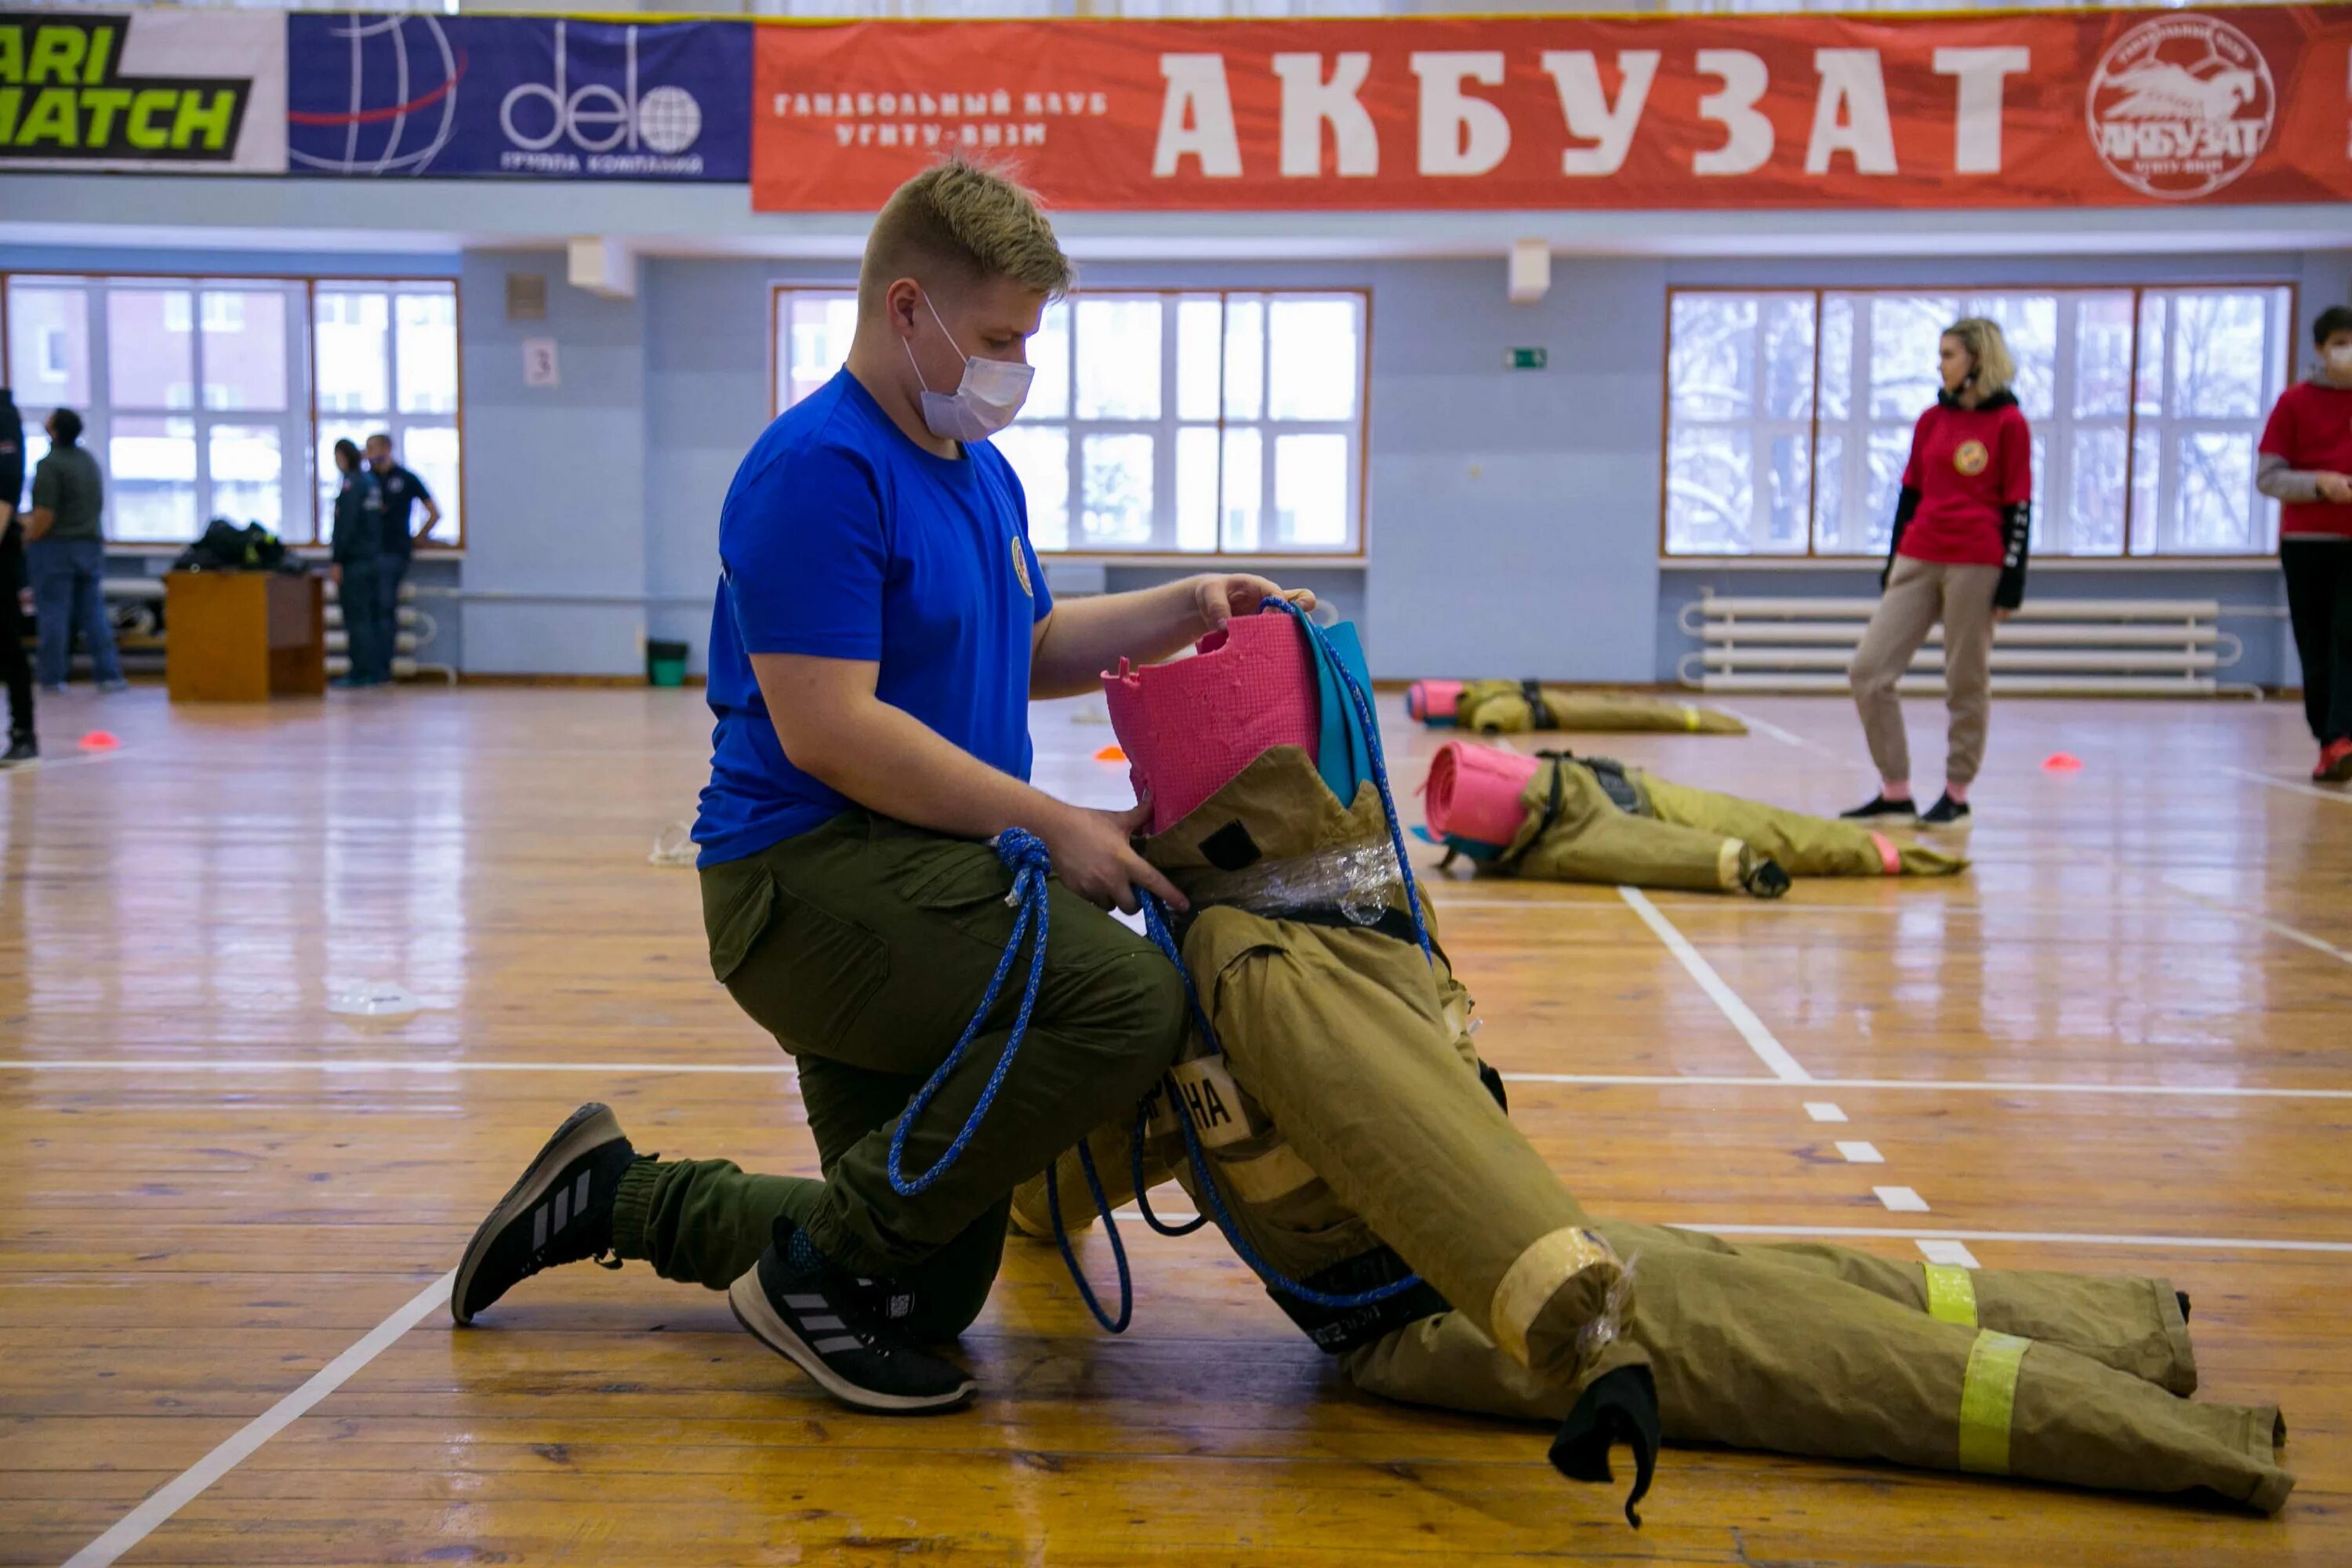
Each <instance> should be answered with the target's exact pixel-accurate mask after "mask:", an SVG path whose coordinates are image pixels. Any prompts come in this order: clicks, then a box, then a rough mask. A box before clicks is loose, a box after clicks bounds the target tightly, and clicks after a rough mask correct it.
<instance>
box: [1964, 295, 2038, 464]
mask: <svg viewBox="0 0 2352 1568" xmlns="http://www.w3.org/2000/svg"><path fill="white" fill-rule="evenodd" d="M1968 309H1969V314H1970V315H1972V316H1982V317H1984V318H1986V319H1987V320H1988V321H1992V322H1994V323H1995V324H1996V325H1998V326H1999V327H2000V335H2001V337H2002V338H2003V340H2005V341H2006V342H2008V344H2009V357H2010V358H2011V359H2012V360H2014V361H2016V362H2017V379H2016V380H2015V381H2014V382H2013V383H2012V384H2011V387H2010V390H2011V392H2012V393H2014V394H2015V395H2016V396H2017V405H2018V407H2019V408H2020V409H2021V411H2022V412H2023V413H2024V415H2025V416H2026V418H2027V419H2029V420H2033V419H2047V418H2049V417H2050V411H2051V409H2052V408H2053V406H2055V405H2053V403H2052V402H2051V395H2050V394H2051V388H2052V387H2053V386H2054V385H2055V384H2057V379H2058V300H2057V297H2056V296H2054V295H2050V294H1987V295H1979V296H1978V297H1977V298H1976V299H1973V300H1969V304H1968ZM2034 471H2035V472H2036V473H2039V472H2041V468H2040V467H2039V466H2038V465H2037V466H2036V468H2035V469H2034Z"/></svg>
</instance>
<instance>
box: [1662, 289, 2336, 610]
mask: <svg viewBox="0 0 2352 1568" xmlns="http://www.w3.org/2000/svg"><path fill="white" fill-rule="evenodd" d="M2233 290H2241V291H2246V292H2261V293H2272V292H2275V291H2279V290H2284V296H2285V298H2284V308H2283V310H2282V311H2281V316H2280V321H2281V327H2282V331H2281V336H2280V339H2279V352H2280V353H2281V355H2282V358H2283V362H2284V363H2282V365H2280V366H2279V367H2278V368H2279V370H2280V382H2279V387H2278V389H2277V390H2278V392H2284V389H2285V388H2286V387H2287V386H2289V385H2292V384H2294V364H2295V331H2296V327H2297V324H2298V323H2299V322H2300V321H2301V320H2302V316H2301V310H2302V300H2301V295H2300V290H2299V286H2298V285H2297V283H2296V282H2295V281H2294V279H2278V278H2267V279H2244V278H2236V279H2211V278H2199V279H2165V280H2161V281H2146V280H2136V281H2122V280H2119V281H2115V282H2066V283H2032V282H2016V281H2000V282H1969V283H1933V282H1925V283H1916V284H1878V283H1872V284H1836V283H1823V284H1819V285H1813V286H1805V285H1798V284H1776V283H1688V284H1685V283H1676V284H1670V285H1668V286H1667V289H1666V300H1665V310H1664V329H1663V346H1662V353H1661V354H1660V360H1659V363H1660V364H1661V366H1662V367H1663V371H1664V374H1662V376H1661V382H1662V384H1661V386H1660V389H1659V398H1658V413H1659V428H1658V533H1657V552H1658V556H1657V558H1658V563H1659V564H1660V565H1661V566H1663V567H1667V568H1671V569H1676V570H1689V569H1694V568H1709V567H1713V568H1728V569H1730V570H1734V571H1753V570H1759V569H1763V568H1768V567H1771V566H1776V565H1787V566H1809V565H1824V566H1831V567H1839V566H1859V565H1864V564H1876V563H1879V562H1880V561H1882V560H1883V557H1882V556H1881V555H1879V554H1876V553H1864V552H1851V551H1830V550H1822V549H1821V548H1820V547H1819V540H1820V534H1821V521H1822V520H1821V516H1820V508H1821V475H1822V457H1821V444H1822V426H1823V420H1822V375H1823V374H1824V370H1825V368H1826V366H1825V362H1824V358H1823V356H1824V354H1825V353H1827V345H1826V343H1825V342H1824V337H1825V333H1824V331H1823V321H1824V311H1825V305H1826V301H1827V300H1828V299H1829V298H1830V297H1831V296H1832V295H1836V296H1841V297H1843V298H1847V299H1853V300H1867V299H1870V298H1872V297H1874V296H1893V297H1896V298H1904V299H1916V298H1919V297H1921V296H1928V295H1951V296H1956V297H1958V298H1959V299H1962V300H1966V299H1968V298H1969V297H1971V296H1981V295H1988V294H2036V295H2044V296H2053V297H2055V298H2056V299H2057V300H2058V301H2059V304H2060V308H2061V310H2063V309H2064V308H2065V307H2066V304H2067V302H2068V301H2069V300H2071V299H2074V298H2078V297H2080V296H2084V295H2128V296H2129V297H2130V301H2131V342H2130V346H2129V350H2128V353H2127V355H2126V366H2127V368H2126V396H2125V412H2124V414H2123V415H2122V416H2121V422H2122V428H2123V436H2124V482H2123V506H2124V532H2123V548H2122V550H2121V551H2120V552H2117V553H2115V554H2105V553H2093V552H2074V551H2067V552H2056V551H2054V550H2050V549H2049V548H2048V547H2045V546H2042V545H2039V544H2037V545H2036V547H2035V550H2036V554H2035V560H2036V562H2037V563H2059V562H2063V563H2068V564H2069V565H2077V564H2081V565H2090V566H2113V567H2118V568H2122V569H2125V570H2146V569H2148V568H2150V567H2155V568H2157V569H2171V568H2176V567H2184V566H2186V567H2197V566H2213V567H2231V566H2244V565H2248V564H2250V563H2263V562H2267V561H2275V560H2276V559H2277V558H2278V541H2277V539H2276V537H2275V536H2273V539H2272V542H2271V544H2270V547H2269V548H2268V549H2267V550H2248V551H2231V552H2210V551H2209V552H2173V551H2165V550H2160V549H2158V548H2155V547H2154V545H2153V542H2152V536H2153V535H2154V534H2155V533H2156V532H2158V530H2159V527H2160V525H2161V523H2162V521H2163V520H2164V516H2165V510H2164V509H2165V497H2166V496H2168V494H2169V493H2170V490H2171V484H2170V482H2169V481H2168V480H2167V479H2165V477H2164V473H2163V470H2162V469H2161V468H2159V469H2158V488H2157V496H2156V500H2155V501H2154V503H2153V504H2154V507H2155V511H2156V516H2155V518H2154V519H2152V520H2150V521H2149V522H2148V523H2147V526H2146V528H2145V530H2144V529H2143V527H2142V524H2141V521H2140V518H2139V516H2138V508H2137V501H2136V499H2135V498H2136V496H2137V489H2138V485H2139V478H2140V475H2139V462H2140V453H2139V447H2140V435H2141V430H2142V426H2143V425H2144V424H2145V425H2146V426H2147V427H2149V428H2152V429H2154V430H2156V431H2158V433H2159V437H2158V438H2159V446H2160V447H2166V446H2173V447H2177V445H2178V437H2179V435H2180V434H2181V433H2183V432H2187V431H2192V430H2194V429H2197V428H2202V427H2205V426H2230V425H2235V424H2238V423H2242V421H2240V420H2238V419H2237V418H2236V417H2234V416H2232V417H2230V418H2221V417H2220V416H2214V417H2211V418H2207V417H2203V416H2188V415H2177V414H2170V413H2163V414H2155V415H2143V414H2142V413H2141V412H2140V406H2139V405H2140V398H2139V374H2140V354H2141V348H2142V331H2143V324H2144V322H2145V321H2146V312H2147V300H2148V298H2149V296H2151V295H2164V296H2176V297H2177V296H2179V295H2181V294H2196V293H2209V292H2210V293H2220V292H2228V291H2233ZM1808 294H1810V295H1811V297H1812V300H1813V384H1812V397H1811V405H1812V408H1811V436H1810V437H1808V445H1807V473H1808V476H1809V479H1808V485H1807V490H1808V498H1807V509H1806V528H1805V547H1804V549H1803V550H1801V551H1758V550H1749V551H1746V552H1739V553H1730V552H1711V551H1675V550H1673V549H1671V548H1670V547H1669V544H1668V541H1667V525H1668V510H1669V499H1670V492H1669V489H1668V487H1669V486H1670V484H1671V483H1672V480H1673V449H1674V448H1673V431H1674V418H1675V411H1674V390H1675V389H1674V378H1673V367H1674V347H1675V300H1676V299H1677V298H1679V297H1681V296H1683V295H1716V296H1724V295H1729V296H1737V297H1741V298H1760V297H1766V296H1774V295H1778V296H1802V295H1808ZM2075 335H2076V334H2074V333H2070V332H2067V331H2063V330H2062V331H2061V332H2060V334H2059V350H2060V352H2059V360H2058V363H2057V365H2056V366H2055V367H2054V371H2055V378H2056V380H2057V382H2058V384H2057V385H2054V386H2053V387H2052V389H2051V392H2052V408H2053V418H2051V419H2050V420H2047V421H2044V422H2043V423H2044V424H2046V425H2047V426H2048V430H2047V431H2046V432H2045V431H2043V430H2042V429H2040V428H2039V427H2037V431H2036V434H2037V435H2042V436H2043V437H2044V440H2043V447H2044V450H2045V453H2046V454H2048V455H2049V456H2050V457H2051V458H2053V459H2056V458H2057V447H2056V437H2057V436H2059V435H2062V434H2071V432H2073V431H2074V429H2076V428H2078V427H2097V426H2104V425H2107V424H2110V423H2112V422H2114V420H2115V419H2116V416H2111V415H2084V416H2076V415H2074V413H2073V411H2072V408H2071V406H2066V405H2064V399H2063V398H2062V396H2061V394H2068V395H2071V392H2072V388H2073V382H2072V379H2071V376H2070V375H2069V374H2066V373H2067V372H2068V371H2070V370H2071V367H2072V363H2073V362H2074V359H2075V358H2076V355H2075V353H2074V352H2072V345H2073V344H2074V337H2075ZM2165 336H2166V341H2165V360H2164V364H2163V366H2162V367H2161V373H2162V374H2163V376H2164V378H2165V379H2164V383H2163V395H2165V396H2166V397H2167V398H2168V397H2169V395H2170V392H2171V381H2170V377H2171V372H2172V363H2173V351H2174V340H2175V339H2176V338H2177V337H2178V333H2177V332H2174V331H2170V330H2169V318H2168V330H2167V331H2166V334H2165ZM1862 342H1863V340H1862V337H1861V335H1860V334H1859V333H1857V334H1856V335H1855V338H1854V347H1853V352H1854V353H1856V354H1857V355H1859V354H1860V353H1861V352H1862ZM1868 395H1869V388H1868V387H1867V386H1866V385H1863V384H1854V385H1853V386H1851V387H1850V388H1849V393H1848V397H1849V405H1850V407H1849V413H1848V416H1847V417H1846V418H1845V419H1844V420H1842V421H1834V422H1832V424H1833V425H1843V426H1853V427H1855V428H1859V429H1861V430H1863V431H1864V433H1865V435H1866V433H1867V430H1868V428H1869V426H1871V425H1872V424H1873V423H1874V421H1873V420H1871V419H1870V418H1868V417H1867V416H1863V417H1860V418H1857V417H1855V416H1853V407H1858V406H1861V405H1863V404H1864V401H1865V400H1866V399H1867V397H1868ZM2275 396H2276V394H2273V402H2274V401H2275ZM2268 414H2269V409H2268V408H2267V407H2265V408H2264V409H2263V412H2262V413H2261V414H2258V415H2257V416H2255V423H2256V424H2257V425H2258V426H2259V424H2260V423H2261V422H2262V420H2263V419H2264V418H2265V417H2267V416H2268ZM1748 423H1750V424H1760V423H1763V422H1762V421H1749V422H1748ZM1783 423H1787V422H1785V421H1784V422H1783ZM1875 423H1884V422H1883V421H1877V422H1875ZM2257 439H2259V437H2257ZM1868 460H1869V459H1868V454H1867V449H1866V443H1865V449H1864V451H1863V452H1862V453H1860V454H1848V455H1847V458H1846V466H1847V468H1849V469H1859V470H1860V471H1861V472H1864V474H1866V473H1867V465H1868ZM2160 460H2161V458H2160V457H2159V461H2160ZM2072 465H2073V454H2072V453H2071V452H2069V453H2067V454H2066V455H2065V456H2064V458H2063V460H2053V462H2050V463H2047V464H2037V465H2036V467H2035V469H2034V479H2035V489H2036V490H2037V492H2039V493H2042V494H2046V495H2055V494H2057V493H2058V492H2057V491H2056V489H2053V488H2051V487H2050V484H2049V481H2048V479H2047V477H2046V474H2045V469H2047V470H2049V471H2050V472H2067V473H2071V470H2072ZM2257 466H2259V462H2258V464H2257ZM2257 499H2259V498H2257ZM2036 510H2037V511H2039V510H2040V508H2038V507H2037V509H2036ZM2144 533H2145V534H2147V535H2148V536H2150V537H2151V543H2150V545H2149V547H2148V548H2146V549H2143V548H2141V540H2142V538H2143V535H2144Z"/></svg>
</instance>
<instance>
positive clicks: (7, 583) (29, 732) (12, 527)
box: [0, 386, 40, 767]
mask: <svg viewBox="0 0 2352 1568" xmlns="http://www.w3.org/2000/svg"><path fill="white" fill-rule="evenodd" d="M24 499H25V419H24V416H22V415H20V414H18V413H17V412H16V397H15V396H14V395H12V394H11V393H10V392H9V390H8V389H7V388H6V387H5V386H0V675H5V677H6V678H7V681H8V750H7V752H5V754H0V767H5V766H7V765H8V764H10V763H29V762H31V761H32V760H33V759H34V758H35V757H37V756H38V755H40V747H39V745H38V744H37V742H35V741H34V739H33V662H32V660H30V659H28V658H26V657H25V611H24V605H23V601H22V600H21V599H20V598H19V597H18V595H20V594H22V593H23V591H24V587H25V529H24V525H23V524H22V523H19V522H18V521H16V508H17V507H18V505H19V504H20V503H22V502H23V500H24Z"/></svg>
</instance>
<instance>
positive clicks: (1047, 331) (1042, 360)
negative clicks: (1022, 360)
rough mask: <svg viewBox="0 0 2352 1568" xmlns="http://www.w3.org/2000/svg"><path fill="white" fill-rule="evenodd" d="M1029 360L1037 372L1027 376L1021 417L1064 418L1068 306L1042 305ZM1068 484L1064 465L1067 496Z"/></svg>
mask: <svg viewBox="0 0 2352 1568" xmlns="http://www.w3.org/2000/svg"><path fill="white" fill-rule="evenodd" d="M1029 363H1031V364H1032V365H1034V366H1035V367H1036V370H1037V374H1036V375H1035V376H1034V377H1033V378H1032V379H1031V380H1030V383H1029V396H1028V398H1027V400H1026V401H1024V403H1023V404H1022V405H1021V417H1022V418H1024V419H1066V418H1068V417H1069V414H1070V307H1069V306H1068V305H1066V304H1055V305H1048V306H1046V307H1045V316H1044V318H1043V319H1042V320H1041V321H1039V322H1038V324H1037V333H1036V335H1035V336H1034V337H1033V338H1031V339H1030V340H1029ZM1069 488H1070V482H1069V477H1068V470H1067V468H1065V469H1064V473H1063V479H1062V489H1063V492H1064V494H1065V497H1066V495H1067V492H1068V490H1069Z"/></svg>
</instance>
